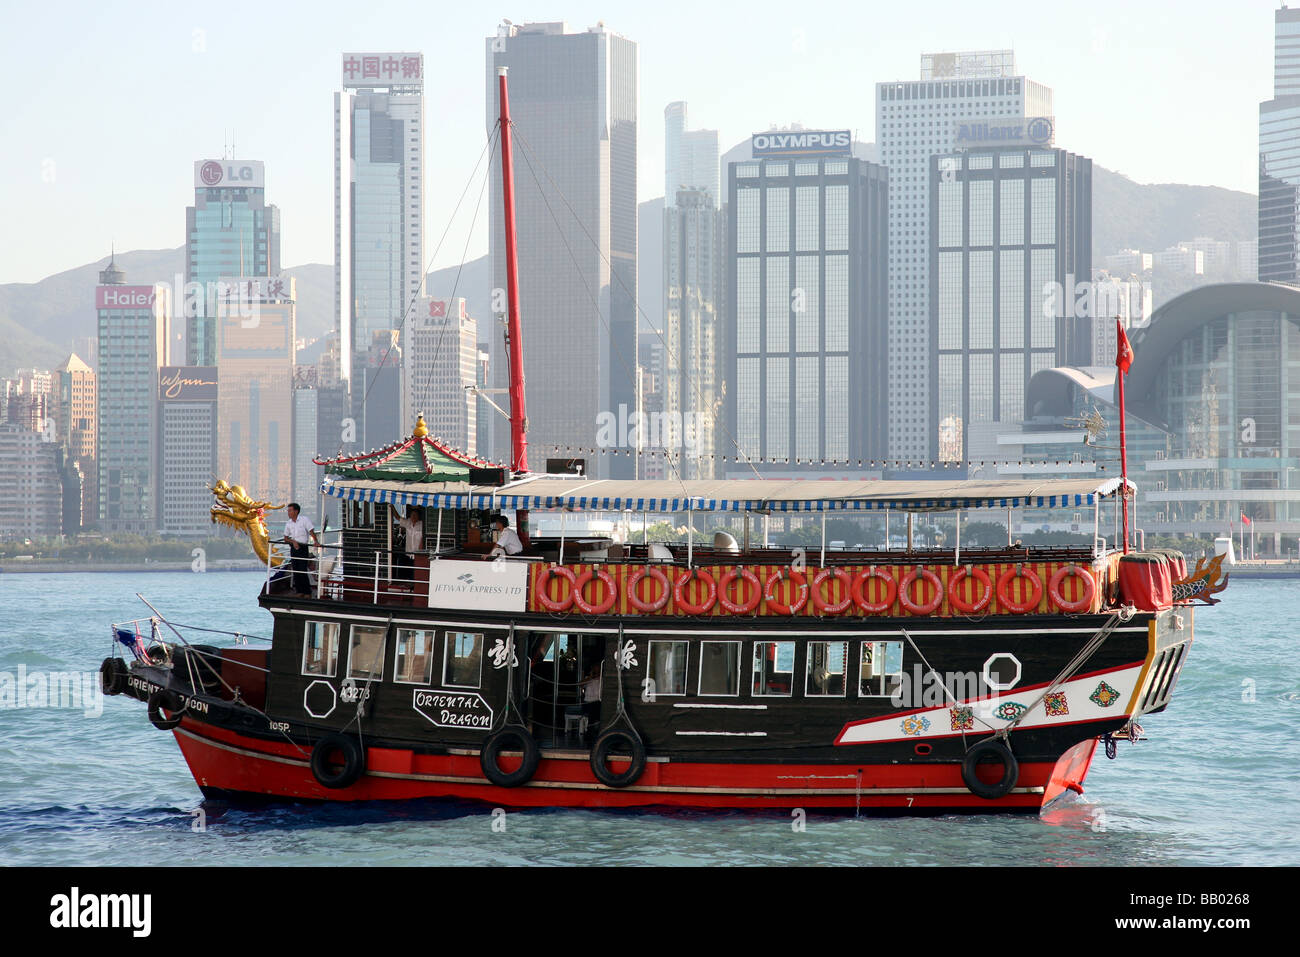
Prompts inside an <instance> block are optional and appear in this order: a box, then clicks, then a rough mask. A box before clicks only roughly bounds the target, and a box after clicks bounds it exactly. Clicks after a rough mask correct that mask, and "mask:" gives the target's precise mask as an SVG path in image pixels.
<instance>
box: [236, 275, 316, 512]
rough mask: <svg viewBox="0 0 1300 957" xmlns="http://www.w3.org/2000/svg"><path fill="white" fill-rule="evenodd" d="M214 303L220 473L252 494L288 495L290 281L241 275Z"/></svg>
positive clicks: (291, 360) (290, 448)
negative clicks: (216, 323)
mask: <svg viewBox="0 0 1300 957" xmlns="http://www.w3.org/2000/svg"><path fill="white" fill-rule="evenodd" d="M230 291H231V294H230V295H229V296H227V297H223V298H222V299H221V300H219V301H218V304H217V320H218V327H217V328H218V333H219V335H220V341H219V344H218V355H219V356H220V359H218V361H217V380H218V382H219V388H218V391H217V399H218V414H217V418H218V433H217V434H218V438H217V462H218V474H219V475H220V477H221V478H223V479H225V480H226V481H227V482H229V483H230V484H232V485H242V486H244V488H246V489H247V490H248V493H249V494H250V495H252V496H253V497H255V498H261V499H266V500H271V501H275V502H285V501H289V500H290V497H291V496H292V494H293V489H292V484H293V477H294V476H293V367H294V358H295V350H294V337H295V318H296V314H295V306H296V297H297V288H296V284H295V282H294V280H293V279H260V278H254V277H240V278H238V279H235V280H232V282H231V286H230Z"/></svg>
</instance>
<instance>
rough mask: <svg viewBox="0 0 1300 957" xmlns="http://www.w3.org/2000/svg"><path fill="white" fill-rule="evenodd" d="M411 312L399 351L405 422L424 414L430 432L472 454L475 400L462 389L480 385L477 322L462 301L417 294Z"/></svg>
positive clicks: (475, 441)
mask: <svg viewBox="0 0 1300 957" xmlns="http://www.w3.org/2000/svg"><path fill="white" fill-rule="evenodd" d="M414 312H415V314H414V315H413V316H412V317H411V318H410V319H408V320H407V324H406V348H405V349H404V350H403V353H402V358H403V361H404V363H405V370H404V372H405V378H406V388H407V400H406V412H405V414H404V415H403V421H405V422H407V423H409V424H410V425H414V424H415V417H416V416H417V415H420V414H423V415H424V421H425V424H426V425H427V426H428V427H429V433H430V434H431V435H433V436H434V437H436V438H437V439H439V440H440V441H441V442H443V443H444V444H446V445H450V446H451V447H452V448H455V449H458V450H460V451H461V452H465V453H467V454H469V455H476V454H477V449H478V404H479V400H478V396H476V395H475V394H474V393H473V392H469V391H467V389H466V387H467V386H474V385H477V384H478V368H477V366H478V323H477V322H476V321H475V320H474V318H473V317H472V316H470V314H469V312H468V310H467V309H466V308H465V300H464V299H451V300H447V299H431V298H424V297H421V298H420V299H419V300H417V303H416V308H415V310H414ZM408 428H409V426H408ZM393 438H394V439H396V438H398V436H394V437H393Z"/></svg>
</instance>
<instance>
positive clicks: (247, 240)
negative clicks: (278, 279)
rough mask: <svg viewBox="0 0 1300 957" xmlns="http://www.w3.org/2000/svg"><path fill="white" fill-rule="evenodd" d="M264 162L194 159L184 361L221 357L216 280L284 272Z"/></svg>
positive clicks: (187, 246) (187, 236)
mask: <svg viewBox="0 0 1300 957" xmlns="http://www.w3.org/2000/svg"><path fill="white" fill-rule="evenodd" d="M265 186H266V170H265V164H264V163H261V162H259V161H257V160H233V159H224V160H196V161H195V163H194V205H193V206H190V207H188V208H187V209H186V210H185V282H186V283H187V284H188V283H197V284H198V286H199V289H198V290H196V289H195V288H194V287H193V286H190V287H188V288H189V290H190V292H189V293H188V294H187V295H186V302H185V323H186V327H185V362H186V364H187V365H191V366H211V365H215V364H216V361H217V323H216V303H217V295H218V289H217V286H216V282H217V280H219V279H223V278H226V277H228V276H276V275H279V273H280V210H279V208H278V207H276V206H268V205H267V204H266V189H265Z"/></svg>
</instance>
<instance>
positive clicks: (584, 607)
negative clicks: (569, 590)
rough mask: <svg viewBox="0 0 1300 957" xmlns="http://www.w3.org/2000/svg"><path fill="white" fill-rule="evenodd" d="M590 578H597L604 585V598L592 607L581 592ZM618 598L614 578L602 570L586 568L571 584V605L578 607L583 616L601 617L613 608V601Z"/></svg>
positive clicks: (616, 584)
mask: <svg viewBox="0 0 1300 957" xmlns="http://www.w3.org/2000/svg"><path fill="white" fill-rule="evenodd" d="M592 578H599V579H600V580H601V581H602V582H604V583H605V598H604V600H603V601H601V603H600V604H599V605H593V604H591V603H590V602H588V601H587V599H586V597H585V596H584V595H583V594H582V590H583V589H584V588H585V587H587V583H588V582H589V581H591V580H592ZM617 598H618V583H617V582H615V581H614V576H613V575H611V574H610V573H609V572H607V571H605V569H603V568H588V569H586V570H584V571H583V573H582V574H581V575H579V576H578V580H577V581H575V582H574V583H573V603H574V604H575V605H577V606H578V608H579V610H581V611H582V612H583V613H584V614H588V615H603V614H605V612H607V611H609V610H610V609H611V608H613V607H614V601H615V599H617Z"/></svg>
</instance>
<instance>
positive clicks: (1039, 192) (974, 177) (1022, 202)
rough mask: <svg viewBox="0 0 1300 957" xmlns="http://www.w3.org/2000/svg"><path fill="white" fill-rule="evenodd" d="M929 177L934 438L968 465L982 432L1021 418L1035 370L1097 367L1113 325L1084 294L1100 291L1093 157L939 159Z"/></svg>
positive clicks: (997, 154) (1049, 152)
mask: <svg viewBox="0 0 1300 957" xmlns="http://www.w3.org/2000/svg"><path fill="white" fill-rule="evenodd" d="M930 179H931V184H930V217H931V222H932V223H933V225H934V231H933V242H932V244H931V252H930V264H929V273H930V277H931V278H930V295H929V297H928V298H929V301H930V303H931V311H932V316H931V322H930V324H929V325H930V343H929V346H930V349H929V351H930V356H931V359H930V381H931V383H932V384H931V391H932V395H931V399H930V403H929V404H930V409H931V423H930V433H931V434H932V435H936V436H937V437H938V446H937V458H938V459H939V460H940V461H944V462H961V461H965V460H966V459H968V458H969V456H968V455H967V448H968V445H969V427H970V426H971V425H972V424H974V423H977V422H1019V421H1022V420H1023V418H1024V411H1025V390H1026V387H1027V386H1028V384H1029V379H1030V377H1031V376H1033V375H1034V373H1036V372H1039V371H1040V370H1042V369H1050V368H1054V367H1056V366H1065V365H1073V366H1082V365H1089V364H1091V362H1092V360H1093V355H1092V341H1093V336H1092V326H1093V325H1094V323H1097V322H1101V321H1103V320H1102V319H1101V318H1097V317H1094V316H1092V315H1090V312H1091V311H1092V310H1091V308H1090V306H1091V303H1090V300H1089V299H1088V298H1087V297H1078V296H1076V295H1075V293H1074V291H1075V290H1076V289H1077V288H1083V289H1085V290H1090V289H1091V288H1092V286H1091V283H1090V280H1091V277H1092V160H1090V159H1087V158H1085V157H1082V156H1076V155H1074V154H1073V153H1069V152H1066V151H1065V150H1060V149H1038V148H1032V147H1024V146H1019V147H1005V148H999V149H976V150H969V151H966V152H959V153H950V154H946V155H942V156H934V157H931V160H930ZM1104 322H1105V323H1107V324H1108V325H1109V326H1110V328H1111V330H1112V333H1113V330H1114V317H1113V316H1111V315H1109V314H1108V315H1106V316H1105V317H1104ZM1111 361H1113V354H1112V360H1111Z"/></svg>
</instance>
